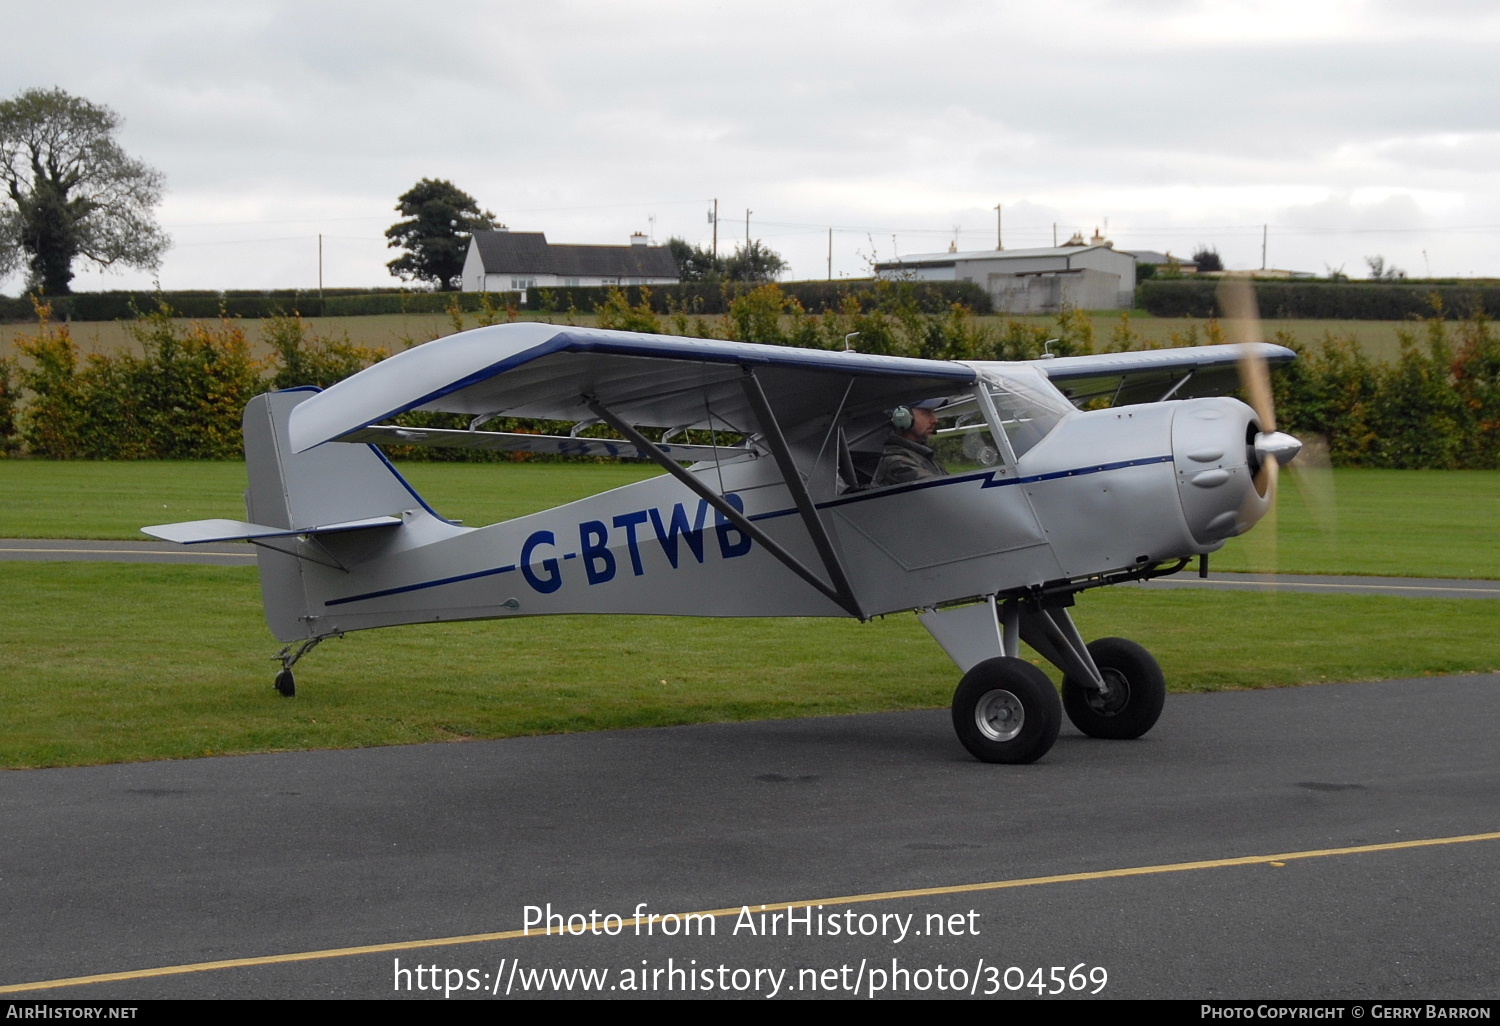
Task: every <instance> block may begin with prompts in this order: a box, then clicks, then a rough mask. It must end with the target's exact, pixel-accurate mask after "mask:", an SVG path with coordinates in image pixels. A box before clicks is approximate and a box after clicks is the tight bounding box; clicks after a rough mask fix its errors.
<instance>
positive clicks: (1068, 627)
mask: <svg viewBox="0 0 1500 1026" xmlns="http://www.w3.org/2000/svg"><path fill="white" fill-rule="evenodd" d="M1021 632H1022V636H1023V637H1025V639H1026V641H1027V643H1028V644H1030V645H1031V646H1032V647H1033V648H1035V649H1036V650H1037V651H1038V652H1040V653H1041V654H1042V655H1043V656H1045V657H1046V658H1047V660H1048V661H1049V662H1050V663H1052V665H1054V666H1056V667H1057V668H1058V669H1060V670H1062V671H1063V686H1062V703H1063V708H1064V709H1065V710H1067V713H1068V719H1070V720H1072V721H1073V726H1075V727H1077V728H1078V729H1079V730H1081V731H1083V732H1084V733H1085V734H1087V735H1089V736H1090V737H1102V738H1112V739H1115V740H1130V739H1132V738H1138V737H1140V736H1141V735H1142V734H1144V733H1146V732H1147V731H1148V730H1150V729H1151V728H1152V727H1154V726H1155V725H1156V721H1157V719H1158V718H1159V717H1160V716H1161V712H1162V707H1163V706H1164V705H1165V704H1166V701H1167V682H1166V678H1165V677H1163V676H1162V672H1161V666H1160V665H1158V664H1157V662H1156V660H1155V659H1153V658H1152V656H1151V653H1150V652H1147V651H1146V650H1145V649H1144V648H1142V647H1141V646H1140V645H1137V644H1136V643H1135V642H1133V641H1127V640H1125V639H1124V638H1100V639H1099V640H1098V641H1095V642H1094V643H1093V644H1091V645H1085V644H1084V643H1083V638H1082V637H1081V636H1080V635H1079V633H1078V628H1077V627H1076V626H1074V624H1073V620H1072V617H1070V616H1069V615H1068V611H1067V609H1065V608H1058V607H1053V608H1044V609H1041V610H1038V611H1036V612H1034V613H1028V614H1026V615H1025V616H1024V617H1023V620H1022V624H1021Z"/></svg>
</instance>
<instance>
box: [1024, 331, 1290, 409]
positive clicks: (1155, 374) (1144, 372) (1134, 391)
mask: <svg viewBox="0 0 1500 1026" xmlns="http://www.w3.org/2000/svg"><path fill="white" fill-rule="evenodd" d="M1247 351H1248V352H1249V354H1250V355H1253V356H1257V357H1259V358H1261V359H1263V360H1265V362H1266V363H1269V364H1273V365H1275V364H1283V363H1289V362H1291V361H1292V360H1295V359H1296V358H1297V354H1296V353H1294V352H1293V351H1292V350H1290V349H1288V348H1286V347H1285V346H1278V345H1273V344H1271V343H1269V342H1250V343H1245V344H1244V345H1220V346H1191V347H1188V348H1184V349H1149V350H1145V351H1142V352H1133V353H1099V354H1097V355H1094V356H1061V357H1058V358H1057V359H1054V360H1041V361H1038V362H1037V363H1036V364H1035V366H1037V367H1039V368H1041V370H1042V371H1043V372H1045V373H1046V375H1047V377H1048V378H1050V379H1051V380H1052V383H1053V384H1054V385H1056V386H1057V387H1058V388H1059V389H1060V390H1061V391H1062V393H1063V395H1065V396H1067V397H1068V398H1069V399H1071V400H1072V401H1073V403H1074V404H1075V405H1077V406H1082V405H1084V404H1085V403H1087V402H1090V401H1092V400H1094V399H1101V398H1112V399H1113V402H1112V403H1111V405H1113V406H1126V405H1130V404H1133V403H1154V402H1160V401H1161V400H1163V399H1192V398H1195V397H1197V396H1204V395H1224V394H1225V393H1228V392H1231V391H1233V390H1234V389H1236V388H1238V387H1239V362H1240V360H1241V359H1242V358H1243V357H1244V356H1245V355H1247Z"/></svg>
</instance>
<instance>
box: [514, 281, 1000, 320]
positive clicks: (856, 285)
mask: <svg viewBox="0 0 1500 1026" xmlns="http://www.w3.org/2000/svg"><path fill="white" fill-rule="evenodd" d="M765 284H766V283H764V282H743V281H728V282H685V283H683V284H680V285H649V286H646V285H627V286H623V287H621V288H618V289H616V288H613V287H609V286H606V287H592V286H591V287H582V286H542V287H539V288H535V289H532V290H530V292H529V293H528V295H527V297H526V299H527V303H526V305H527V308H528V309H532V310H538V309H540V310H548V311H565V310H569V309H574V310H577V311H579V312H580V313H593V312H594V311H596V310H598V309H599V307H600V306H602V305H603V304H604V303H605V302H606V301H607V300H608V299H609V297H610V295H611V294H612V293H616V292H618V293H621V294H623V295H624V296H625V298H626V300H627V301H628V302H629V303H630V305H632V306H638V305H640V304H641V303H642V302H643V301H649V303H650V306H651V309H652V310H654V311H655V312H656V313H659V314H661V313H676V312H679V311H680V312H683V313H689V314H725V313H728V312H729V310H730V307H731V306H732V305H733V304H734V302H735V300H737V299H740V298H742V297H744V296H748V295H750V294H752V293H754V292H755V291H756V290H758V289H761V288H763V287H764V286H765ZM774 284H775V285H776V287H777V288H778V289H779V290H780V291H781V293H782V295H784V296H786V297H788V298H790V299H795V300H796V301H797V302H798V303H799V304H801V306H802V309H803V310H805V311H806V312H807V313H826V312H828V311H830V310H845V309H847V307H848V304H849V302H850V300H853V301H855V302H857V303H858V304H859V308H860V310H861V311H863V312H865V313H868V312H869V311H871V310H874V309H876V308H877V307H880V306H882V305H883V304H886V303H888V302H889V297H890V293H891V289H892V288H895V289H898V290H899V291H900V293H901V294H902V296H903V297H904V301H907V302H910V303H912V304H914V305H915V306H916V308H917V309H919V310H920V311H922V312H923V313H927V314H936V313H942V312H943V311H945V310H947V309H948V308H949V307H951V306H953V305H954V304H957V305H959V306H963V307H965V308H967V309H968V310H970V311H972V312H974V313H977V314H987V313H989V312H990V311H991V310H992V309H993V307H992V306H991V304H990V294H989V293H988V292H986V291H985V290H984V289H983V288H982V287H981V286H979V285H977V284H975V283H974V282H971V281H919V282H891V281H884V280H876V279H872V278H855V279H847V278H846V279H842V280H839V281H789V282H776V283H774Z"/></svg>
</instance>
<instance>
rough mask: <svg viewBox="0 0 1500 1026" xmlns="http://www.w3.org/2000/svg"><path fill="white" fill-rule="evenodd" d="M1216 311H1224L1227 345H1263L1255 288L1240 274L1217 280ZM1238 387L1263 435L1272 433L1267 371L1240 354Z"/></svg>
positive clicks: (1273, 412)
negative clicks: (1231, 343)
mask: <svg viewBox="0 0 1500 1026" xmlns="http://www.w3.org/2000/svg"><path fill="white" fill-rule="evenodd" d="M1218 296H1219V308H1220V309H1221V310H1223V311H1224V333H1225V335H1226V336H1227V337H1228V338H1229V340H1230V341H1231V342H1234V343H1236V344H1239V345H1244V344H1245V343H1249V342H1260V341H1263V339H1262V338H1261V330H1260V310H1259V308H1258V307H1257V305H1256V302H1255V286H1254V285H1252V284H1251V283H1250V279H1249V277H1247V276H1246V275H1242V274H1232V275H1225V276H1224V277H1223V278H1221V279H1219V288H1218ZM1240 383H1241V384H1242V385H1243V386H1244V388H1245V396H1246V398H1247V400H1248V401H1249V404H1250V408H1251V409H1252V410H1254V411H1255V416H1256V418H1257V419H1258V420H1259V421H1260V429H1261V430H1262V431H1265V432H1271V431H1275V430H1276V404H1275V402H1274V401H1273V400H1272V398H1271V370H1270V368H1269V367H1267V366H1266V361H1265V360H1264V359H1263V358H1262V357H1259V356H1254V355H1251V353H1250V352H1248V351H1242V355H1241V357H1240Z"/></svg>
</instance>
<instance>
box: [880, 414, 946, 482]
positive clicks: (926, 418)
mask: <svg viewBox="0 0 1500 1026" xmlns="http://www.w3.org/2000/svg"><path fill="white" fill-rule="evenodd" d="M944 401H945V400H943V399H924V400H923V401H922V402H919V403H912V404H911V405H910V406H898V407H896V408H895V409H894V410H892V411H891V428H892V430H891V435H890V437H889V438H887V439H886V441H885V451H884V452H883V453H882V454H881V457H880V466H878V467H877V468H876V469H875V480H874V481H873V482H872V485H873V486H874V487H876V488H879V487H882V486H884V485H893V484H906V483H908V482H910V481H921V480H922V479H924V478H928V477H947V476H948V472H947V471H946V470H944V469H943V465H942V464H941V463H939V462H938V461H937V457H936V456H935V455H934V453H933V451H932V448H931V447H930V446H929V445H928V444H927V440H928V439H929V438H931V437H932V433H933V432H934V431H936V430H937V424H938V418H937V414H936V413H935V412H933V411H935V410H936V409H937V408H938V407H940V406H942V405H943V403H944Z"/></svg>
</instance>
